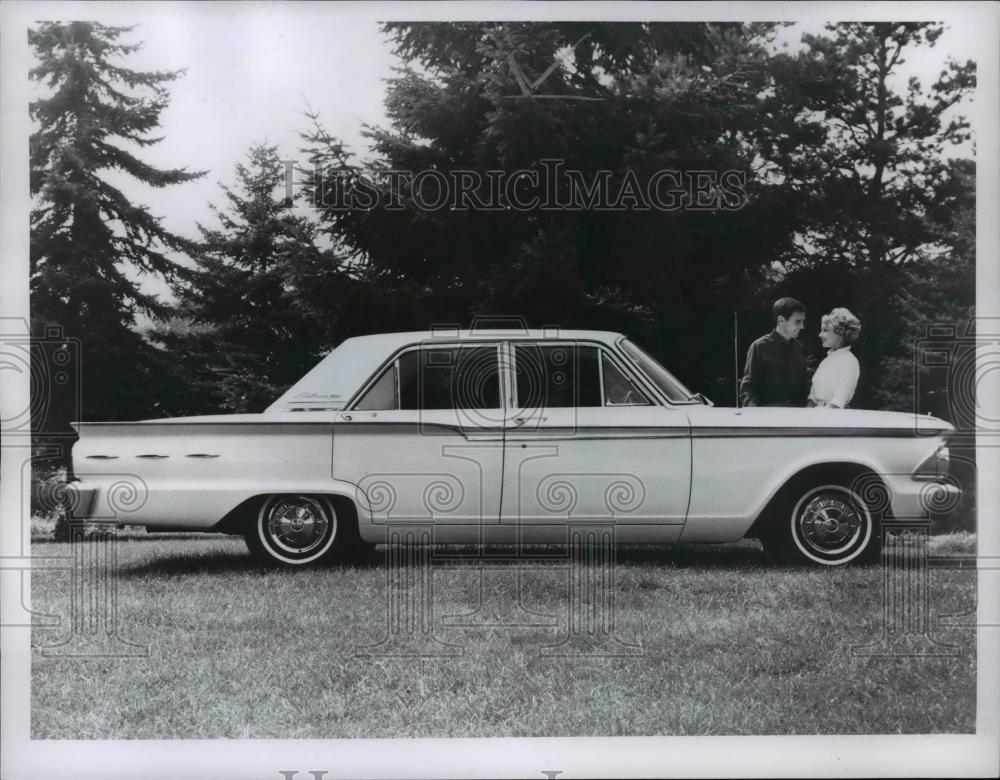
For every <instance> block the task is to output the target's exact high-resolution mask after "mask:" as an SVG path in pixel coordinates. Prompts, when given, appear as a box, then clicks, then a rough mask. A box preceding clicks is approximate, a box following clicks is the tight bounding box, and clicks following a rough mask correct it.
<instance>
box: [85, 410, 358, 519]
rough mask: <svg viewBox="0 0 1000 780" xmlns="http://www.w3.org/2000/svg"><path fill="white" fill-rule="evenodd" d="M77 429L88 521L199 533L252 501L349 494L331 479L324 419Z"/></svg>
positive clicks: (101, 425)
mask: <svg viewBox="0 0 1000 780" xmlns="http://www.w3.org/2000/svg"><path fill="white" fill-rule="evenodd" d="M79 431H80V440H79V441H78V442H77V443H76V445H75V446H74V448H73V467H74V474H75V476H76V477H78V478H79V479H80V481H81V484H82V485H83V486H84V487H97V495H96V499H95V503H94V505H93V506H92V509H91V511H90V515H91V517H93V518H95V519H106V520H117V521H118V522H120V523H127V524H136V525H147V526H148V527H151V528H152V527H157V526H164V527H170V528H190V529H192V530H199V529H205V528H209V527H211V526H213V525H215V524H216V523H218V522H219V521H220V520H221V519H222V518H223V517H225V516H226V514H227V513H228V512H229V511H230V510H232V509H233V508H235V507H236V506H238V505H239V504H241V503H242V502H243V501H245V500H246V499H248V498H252V497H254V496H257V495H265V494H269V493H278V492H290V493H342V494H345V495H348V496H350V497H352V498H353V497H354V494H355V489H354V487H353V486H350V485H344V484H341V483H338V482H337V481H335V480H333V478H332V474H331V451H332V442H333V427H332V424H331V423H328V422H319V421H310V422H303V423H289V422H232V423H223V422H183V423H177V422H170V423H120V424H115V423H110V424H109V423H97V424H83V425H81V426H79ZM149 456H154V457H149Z"/></svg>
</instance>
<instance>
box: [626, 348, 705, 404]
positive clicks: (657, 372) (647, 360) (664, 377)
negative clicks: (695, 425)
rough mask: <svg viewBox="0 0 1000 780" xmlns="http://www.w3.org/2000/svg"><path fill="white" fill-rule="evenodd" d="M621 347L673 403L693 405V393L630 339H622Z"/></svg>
mask: <svg viewBox="0 0 1000 780" xmlns="http://www.w3.org/2000/svg"><path fill="white" fill-rule="evenodd" d="M619 345H620V346H621V348H622V349H624V350H625V352H626V353H627V354H628V356H629V357H631V358H632V359H633V360H634V361H635V362H636V364H637V365H638V366H639V368H641V369H642V371H643V373H645V375H646V376H647V377H649V379H650V380H651V381H652V382H653V384H655V385H656V386H657V387H658V388H660V390H661V391H662V392H663V394H664V395H665V396H666V397H667V399H668V400H669V401H670V402H671V403H691V401H692V399H693V398H694V395H693V393H692V392H691V391H690V390H688V389H687V388H686V387H684V385H682V384H681V383H680V382H679V381H678V380H677V378H676V377H675V376H674V375H673V374H671V373H670V372H669V371H667V369H665V368H664V367H663V366H661V365H660V364H659V363H658V362H656V360H654V359H653V358H652V357H651V356H650V355H649V354H648V353H646V352H645V351H643V350H642V349H641V348H640V347H639V346H638V345H637V344H635V343H633V342H631V341H629V340H628V339H622V340H621V341H620V342H619ZM698 403H700V401H699V402H698Z"/></svg>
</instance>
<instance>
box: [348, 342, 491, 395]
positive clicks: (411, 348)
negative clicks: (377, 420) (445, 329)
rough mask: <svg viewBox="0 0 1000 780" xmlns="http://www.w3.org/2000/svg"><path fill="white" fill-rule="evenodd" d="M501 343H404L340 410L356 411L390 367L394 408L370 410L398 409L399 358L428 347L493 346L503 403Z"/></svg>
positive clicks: (465, 347) (399, 389)
mask: <svg viewBox="0 0 1000 780" xmlns="http://www.w3.org/2000/svg"><path fill="white" fill-rule="evenodd" d="M501 344H502V342H500V341H496V340H488V339H484V340H483V341H468V342H465V343H462V342H460V341H440V342H434V343H427V342H418V343H416V344H406V345H404V346H402V347H400V348H399V349H397V350H396V351H395V352H393V353H392V354H391V355H390V356H389V357H388V358H387V359H386V360H384V361H383V362H382V363H381V364H380V365H379V367H378V368H377V369H375V371H374V372H373V373H372V375H371V376H370V377H368V379H367V380H366V381H365V382H364V383H363V384H362V385H361V389H360V390H358V391H357V392H355V393H354V395H352V396H351V397H350V399H349V400H348V402H347V403H346V404H345V405H344V408H343V409H342V410H341V411H342V412H352V411H358V410H357V409H355V408H354V407H355V406H356V405H357V404H358V403H360V402H361V399H362V398H364V397H365V395H366V394H367V393H368V391H369V390H370V389H371V388H372V386H373V385H374V384H375V383H376V382H378V381H379V380H380V379H381V378H382V375H383V374H384V373H385V372H386V371H388V370H389V369H390V368H391V369H392V370H393V374H394V378H393V383H394V385H395V390H396V408H395V409H391V410H390V409H376V410H372V411H400V409H399V406H400V403H402V398H401V395H400V393H401V388H400V386H399V359H400V358H401V357H402V356H403V355H405V354H406V353H408V352H415V351H417V350H430V349H469V348H475V347H480V348H481V347H493V348H494V349H495V350H496V357H497V372H498V376H497V381H498V383H499V388H498V391H499V396H500V403H501V404H503V403H504V401H505V399H504V392H503V368H504V367H503V362H502V361H501V360H500V354H501ZM496 408H497V410H502V409H504V408H506V407H504V406H502V405H501V406H498V407H496ZM403 411H406V410H403ZM412 411H420V410H417V409H414V410H412ZM456 411H460V410H456Z"/></svg>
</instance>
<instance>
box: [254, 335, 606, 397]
mask: <svg viewBox="0 0 1000 780" xmlns="http://www.w3.org/2000/svg"><path fill="white" fill-rule="evenodd" d="M621 338H622V335H621V334H620V333H613V332H610V331H603V330H562V329H560V328H505V329H497V330H486V329H481V328H477V329H475V330H464V329H459V328H445V327H442V328H435V329H433V330H413V331H406V332H402V333H373V334H371V335H368V336H354V337H353V338H349V339H346V340H345V341H343V342H342V343H341V344H340V346H338V347H337V348H336V349H335V350H333V351H332V352H331V353H330V354H328V355H327V356H326V357H325V358H323V359H322V360H321V361H320V362H319V363H318V364H317V365H316V366H315V367H314V368H313V369H312V370H311V371H309V373H307V374H306V375H305V376H304V377H302V378H301V379H300V380H299V381H298V382H296V383H295V384H294V385H292V387H290V388H289V389H288V390H287V391H286V392H285V393H284V395H282V396H281V397H280V398H279V399H278V400H277V401H275V402H274V403H273V404H271V406H269V407H268V408H267V412H272V413H274V412H287V411H293V410H305V409H342V408H343V407H344V405H345V404H346V403H347V402H348V401H349V400H350V398H351V397H352V396H353V395H354V394H355V393H356V392H357V391H358V389H359V388H360V387H361V385H362V384H363V383H364V382H365V381H366V380H367V379H368V378H369V377H370V376H371V375H372V374H373V373H374V372H375V370H376V369H378V368H379V366H381V365H382V364H383V363H384V362H385V361H386V360H387V359H388V358H389V356H390V355H392V354H393V353H394V352H396V351H397V350H399V349H402V348H403V347H407V346H410V345H416V344H422V345H433V344H435V343H438V344H455V343H456V342H458V343H463V342H464V343H475V342H479V341H516V340H518V339H530V340H537V341H543V340H544V341H598V342H601V343H603V344H614V343H615V342H617V341H618V340H619V339H621Z"/></svg>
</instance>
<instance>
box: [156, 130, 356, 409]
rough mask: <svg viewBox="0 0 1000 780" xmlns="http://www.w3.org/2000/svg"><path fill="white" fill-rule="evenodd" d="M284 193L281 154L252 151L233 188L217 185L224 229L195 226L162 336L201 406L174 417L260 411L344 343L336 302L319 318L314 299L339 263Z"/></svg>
mask: <svg viewBox="0 0 1000 780" xmlns="http://www.w3.org/2000/svg"><path fill="white" fill-rule="evenodd" d="M285 186H286V167H285V163H284V162H283V161H282V160H281V159H280V157H279V156H278V151H277V148H276V147H274V146H268V145H266V144H258V145H255V146H253V147H252V148H251V149H250V150H249V152H248V154H247V160H246V163H239V164H237V165H236V183H235V185H234V186H228V185H224V184H220V187H221V189H222V191H223V194H224V196H225V200H226V203H225V206H224V207H220V206H216V205H210V208H211V210H212V212H213V213H214V214H215V217H216V219H217V221H218V223H219V226H218V227H206V226H203V225H199V229H200V230H201V233H202V240H201V242H200V243H199V245H198V248H197V251H196V255H195V258H196V261H197V267H196V269H195V270H193V271H192V273H191V274H190V276H189V277H188V278H186V279H184V280H181V281H180V282H179V283H178V284H177V285H176V287H175V289H176V293H177V297H178V302H179V303H178V313H179V314H180V316H181V318H182V320H181V322H180V323H178V322H174V323H170V324H166V325H164V326H163V327H161V328H160V329H159V330H158V332H157V338H158V339H159V340H161V341H162V342H163V343H164V344H165V345H166V346H167V347H168V349H169V350H170V351H171V353H172V354H173V355H174V356H176V358H177V359H178V360H179V361H180V363H181V365H182V366H183V367H184V369H183V371H184V373H185V374H186V375H187V377H188V382H189V383H190V385H191V386H192V389H193V393H192V396H193V398H192V403H194V404H196V405H195V406H193V407H192V406H189V407H188V408H186V409H180V410H172V411H184V412H203V411H209V410H215V411H218V410H220V409H225V410H228V411H234V412H245V411H254V412H256V411H262V410H263V408H264V407H266V406H267V405H268V404H269V403H270V402H271V401H273V400H274V399H275V398H276V397H277V396H278V395H280V394H281V392H282V391H283V390H284V389H285V388H287V387H288V386H289V385H291V384H292V383H293V382H295V381H296V380H298V379H299V378H300V377H301V376H302V375H303V374H304V373H305V372H306V371H307V370H308V369H309V368H311V367H312V365H313V364H314V363H315V362H316V360H317V359H318V357H319V356H320V354H321V353H322V352H323V351H325V350H328V349H329V348H331V347H332V346H335V343H336V342H337V341H339V339H337V338H336V336H335V335H332V331H335V330H336V321H337V318H336V317H335V316H332V315H331V314H330V313H329V309H334V310H335V308H336V307H335V306H333V305H332V304H333V303H334V299H333V298H332V297H331V298H329V299H327V301H326V306H325V307H324V312H322V313H319V314H318V316H314V314H315V312H314V310H313V309H312V308H311V304H310V300H311V299H312V298H313V296H314V294H315V289H316V286H317V285H319V284H321V283H322V282H323V281H324V280H326V281H330V278H331V277H332V278H337V277H340V276H342V274H341V271H340V261H339V259H338V257H337V255H336V254H335V253H334V252H332V251H329V250H323V249H321V248H320V247H319V246H317V244H316V240H315V239H316V231H315V226H314V224H313V223H311V222H310V221H309V220H308V219H307V218H305V217H303V216H300V215H296V214H295V213H294V211H293V199H292V198H290V197H289V195H288V193H287V192H285V191H284V187H285ZM324 319H325V320H326V321H324ZM331 338H332V339H333V341H334V343H330V340H331Z"/></svg>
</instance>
